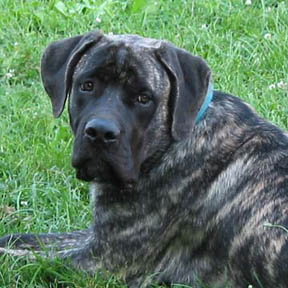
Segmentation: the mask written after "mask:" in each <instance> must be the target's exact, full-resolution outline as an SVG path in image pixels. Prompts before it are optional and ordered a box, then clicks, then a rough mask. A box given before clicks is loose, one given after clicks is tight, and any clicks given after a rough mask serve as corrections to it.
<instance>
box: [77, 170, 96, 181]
mask: <svg viewBox="0 0 288 288" xmlns="http://www.w3.org/2000/svg"><path fill="white" fill-rule="evenodd" d="M76 177H77V178H78V179H79V180H83V181H86V182H91V181H93V180H95V177H93V176H91V175H89V173H87V171H85V169H83V168H82V169H81V168H76Z"/></svg>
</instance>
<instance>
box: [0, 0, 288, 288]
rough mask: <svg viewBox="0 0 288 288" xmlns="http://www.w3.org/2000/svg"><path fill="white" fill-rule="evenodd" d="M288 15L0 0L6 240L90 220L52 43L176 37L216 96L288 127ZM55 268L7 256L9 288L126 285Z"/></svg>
mask: <svg viewBox="0 0 288 288" xmlns="http://www.w3.org/2000/svg"><path fill="white" fill-rule="evenodd" d="M287 15H288V4H287V2H285V1H283V2H280V1H278V0H252V4H251V5H247V4H245V1H240V0H207V1H200V0H195V1H193V0H174V1H173V0H157V1H148V0H147V1H145V0H135V1H133V0H114V1H112V0H98V1H97V0H96V1H92V0H81V1H76V0H68V1H64V0H63V1H58V0H18V1H13V0H1V1H0V235H4V234H8V233H16V232H28V231H29V232H40V231H41V232H44V231H46V232H48V231H69V230H73V229H81V228H84V227H87V225H89V223H90V221H91V209H90V205H89V199H88V198H89V197H88V192H87V191H88V186H87V185H86V184H84V183H81V182H79V181H77V180H75V176H74V171H73V169H72V168H71V166H70V154H71V144H72V141H73V140H72V136H71V132H70V128H69V125H68V121H67V114H66V115H65V116H62V118H60V119H58V120H55V119H53V117H52V113H51V107H50V103H49V100H48V97H47V95H46V94H45V93H44V90H43V88H42V85H41V81H40V77H39V68H40V67H39V63H40V60H39V59H40V57H41V53H42V51H43V49H44V48H45V46H46V45H47V44H48V43H49V42H51V41H52V40H56V39H60V38H63V37H69V36H72V35H76V34H79V33H84V32H86V31H88V30H92V29H98V28H100V29H101V30H103V31H104V32H106V33H108V32H113V33H115V34H117V33H121V34H124V33H135V34H141V35H143V36H147V37H148V36H149V37H153V38H161V39H167V40H169V41H171V42H174V43H175V44H177V45H178V46H181V47H183V48H186V49H187V50H189V51H191V52H192V53H194V54H197V55H200V56H202V57H203V58H205V59H206V60H207V61H208V63H209V64H210V66H211V67H212V70H213V73H214V74H213V75H214V76H213V77H214V82H215V87H216V89H221V90H224V91H227V92H230V93H232V94H235V95H238V96H239V97H241V98H242V99H244V100H246V101H247V102H249V103H250V104H251V105H252V106H254V107H255V108H256V110H257V111H258V112H259V114H261V115H262V116H263V117H265V118H267V119H269V120H271V121H272V122H274V123H275V124H277V125H278V126H280V127H282V128H284V129H287V128H288V117H287V105H288V104H287V96H288V88H287V86H286V87H285V85H284V84H285V83H287V82H288V74H287V71H288V58H287V55H288V17H287ZM281 81H282V82H281ZM279 83H280V84H279ZM281 83H282V84H281ZM283 83H284V84H283ZM277 84H278V85H277ZM278 86H279V87H278ZM79 211H81V213H79ZM50 264H51V263H48V262H45V261H43V260H39V261H37V263H24V265H23V263H19V261H17V260H16V261H15V259H11V258H10V257H2V258H0V287H7V288H8V287H125V286H123V284H120V283H119V282H118V281H117V279H115V278H113V277H111V278H110V279H109V280H108V281H107V280H106V281H105V280H103V279H100V278H99V276H97V277H96V276H95V277H94V278H91V277H89V276H87V275H85V274H83V273H80V272H78V271H76V272H75V271H71V270H69V268H67V267H63V266H61V265H60V264H59V263H58V264H57V263H56V264H53V265H50ZM177 287H179V286H177Z"/></svg>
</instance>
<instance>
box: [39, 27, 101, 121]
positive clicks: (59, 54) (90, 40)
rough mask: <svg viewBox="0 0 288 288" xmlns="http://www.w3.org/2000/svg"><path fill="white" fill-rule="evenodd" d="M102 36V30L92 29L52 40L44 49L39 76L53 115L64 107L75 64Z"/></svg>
mask: <svg viewBox="0 0 288 288" xmlns="http://www.w3.org/2000/svg"><path fill="white" fill-rule="evenodd" d="M102 36H103V34H102V32H100V31H94V32H90V33H87V34H85V35H80V36H76V37H73V38H67V39H64V40H60V41H56V42H53V43H51V44H50V45H49V46H48V47H47V48H46V49H45V51H44V53H43V56H42V59H41V77H42V81H43V84H44V88H45V90H46V92H47V94H48V95H49V97H50V99H51V102H52V107H53V114H54V116H55V117H59V116H60V115H61V113H62V111H63V109H64V105H65V101H66V98H67V95H68V94H69V92H70V89H71V82H72V76H73V72H74V69H75V66H76V65H77V63H78V62H79V60H80V59H81V56H82V55H83V53H84V52H85V51H86V50H87V49H88V48H89V47H91V46H92V45H93V44H95V43H96V42H98V41H99V40H100V39H101V37H102Z"/></svg>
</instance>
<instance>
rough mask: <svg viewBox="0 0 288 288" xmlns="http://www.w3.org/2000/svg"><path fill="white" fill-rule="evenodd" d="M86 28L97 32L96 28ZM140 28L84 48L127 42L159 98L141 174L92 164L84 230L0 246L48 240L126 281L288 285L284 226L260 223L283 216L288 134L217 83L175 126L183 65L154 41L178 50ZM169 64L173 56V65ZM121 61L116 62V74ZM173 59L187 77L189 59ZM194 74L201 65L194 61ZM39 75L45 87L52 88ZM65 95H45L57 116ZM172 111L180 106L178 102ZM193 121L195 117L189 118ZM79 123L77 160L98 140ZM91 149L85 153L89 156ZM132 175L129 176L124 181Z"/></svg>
mask: <svg viewBox="0 0 288 288" xmlns="http://www.w3.org/2000/svg"><path fill="white" fill-rule="evenodd" d="M96 33H99V32H96ZM91 35H92V36H91ZM96 36H97V35H96ZM86 37H90V38H93V37H95V34H93V33H90V34H88V36H86ZM97 37H98V36H97ZM103 37H104V36H103ZM113 37H114V38H113ZM135 37H136V36H129V35H128V36H111V37H110V38H109V37H104V38H101V39H102V40H100V42H97V41H95V43H92V44H91V43H90V44H89V45H87V46H91V47H92V50H93V49H96V50H97V47H99V46H100V47H101V45H102V44H103V43H105V41H106V42H107V41H108V40H107V39H108V38H109V39H110V40H109V41H110V42H111V43H112V44H114V45H115V47H116V48H115V49H116V50H117V49H118V47H123V43H124V45H126V46H125V47H129V49H130V50H128V52H127V51H126V50H125V49H124V52H123V53H124V54H125V51H126V52H127V53H128V54H129V53H131V55H132V54H133V53H134V54H135V55H137V53H139V55H140V56H141V57H138V58H137V57H136V56H135V55H134V54H133V55H134V56H135V57H136V58H137V61H138V62H137V61H135V62H134V63H133V65H135V67H136V68H137V69H138V70H139V71H142V72H141V73H143V75H144V76H145V79H146V80H147V79H148V83H149V84H150V85H151V87H152V88H153V89H154V92H155V93H156V94H157V93H158V94H159V95H160V96H161V99H160V100H159V103H160V104H158V106H157V108H156V110H155V113H154V114H153V117H151V119H150V124H149V125H148V126H147V127H148V128H147V127H146V128H145V129H143V130H144V132H145V133H148V135H149V137H148V139H147V138H143V139H144V140H143V139H142V140H143V141H144V142H145V143H144V146H145V147H143V148H141V149H144V150H145V149H146V150H147V149H148V150H149V151H146V150H145V153H144V152H143V153H144V154H145V155H146V156H145V157H146V158H145V159H141V163H140V167H139V173H138V174H137V173H136V172H137V171H136V172H135V173H136V174H135V175H134V174H133V173H132V172H131V173H132V174H133V175H132V176H131V173H130V172H129V173H130V174H129V173H128V172H127V171H124V172H125V173H124V172H123V171H122V170H123V169H124V168H123V167H122V168H121V167H120V168H119V169H122V170H121V171H120V172H121V173H122V172H123V175H124V174H125V175H124V176H123V175H122V174H121V175H122V176H123V177H124V178H125V177H126V178H125V179H126V180H127V179H128V180H127V182H128V184H127V185H126V186H125V183H124V184H123V186H121V185H119V183H117V185H116V184H115V183H114V180H113V179H111V183H110V182H109V181H107V179H106V178H105V177H104V178H105V179H104V180H103V179H102V178H101V177H102V176H101V175H99V174H101V173H105V171H106V170H105V169H106V168H105V169H104V168H103V169H104V171H103V170H101V169H102V168H101V169H100V168H97V169H98V170H97V169H96V168H95V169H94V170H93V169H92V168H91V167H89V169H92V170H93V172H91V171H90V170H89V171H90V173H92V174H93V173H95V175H94V174H93V176H95V177H96V176H97V177H96V178H95V179H97V180H96V181H95V180H93V181H92V184H91V194H92V198H93V203H94V222H93V224H92V226H91V228H89V229H88V230H85V231H78V232H72V233H61V234H52V233H51V234H40V235H33V234H19V235H11V236H6V237H3V238H1V239H0V247H3V248H0V249H1V250H0V251H2V252H6V253H10V254H12V255H23V254H29V251H30V250H34V252H33V253H35V251H38V252H39V253H41V251H42V250H43V249H44V248H45V249H44V250H46V251H45V253H44V254H45V255H47V254H46V253H47V250H48V251H49V255H50V257H54V256H59V257H62V258H69V259H70V260H71V261H72V263H73V264H74V265H75V266H77V267H81V268H82V269H84V270H86V271H90V272H92V273H95V272H97V271H102V270H108V271H110V272H112V273H116V274H118V275H121V276H122V277H123V278H124V279H125V280H126V281H127V283H128V285H129V287H140V286H141V287H142V286H143V287H144V286H149V285H150V283H151V281H152V282H158V283H165V284H167V285H169V284H171V283H181V284H188V285H193V287H200V284H199V283H200V282H199V279H201V282H202V283H205V284H207V285H211V287H224V285H226V284H227V285H231V287H247V286H248V285H250V284H251V285H253V287H260V286H259V285H260V284H259V282H258V280H257V279H260V281H261V283H262V285H263V287H282V288H283V287H288V273H287V271H288V242H287V240H288V234H287V232H286V231H285V230H284V229H282V228H279V227H269V226H267V225H265V223H271V224H277V225H282V226H283V227H287V226H288V217H287V215H288V214H287V212H288V173H287V171H288V137H287V134H285V133H284V132H283V131H281V130H280V129H278V128H277V127H275V126H274V125H273V124H270V123H269V122H267V121H266V120H264V119H262V118H260V117H259V116H257V115H256V114H255V113H254V111H252V110H251V109H250V108H249V106H248V105H246V104H245V103H243V101H241V100H240V99H239V98H237V97H234V96H231V95H229V94H225V93H222V92H218V91H214V97H213V101H212V102H211V104H210V105H209V108H208V110H207V112H206V114H205V116H204V118H203V119H202V120H201V121H200V122H199V123H197V124H195V125H194V124H193V125H192V127H191V130H190V131H189V133H186V132H187V131H184V130H185V129H184V130H183V131H184V132H183V131H180V132H179V129H180V130H181V128H179V125H178V124H177V125H178V126H177V125H175V121H176V120H177V119H175V118H176V117H178V116H177V115H176V114H175V113H176V112H174V111H175V105H178V104H177V101H178V102H179V99H174V98H175V97H176V96H175V94H173V93H172V92H173V89H174V90H177V89H181V87H180V88H179V85H181V84H179V83H175V75H174V78H173V75H171V73H173V71H172V70H173V69H175V71H174V72H176V74H177V73H179V71H177V69H179V67H175V66H173V65H174V64H173V61H172V62H169V61H168V60H169V59H168V58H169V57H170V56H169V57H168V56H167V55H166V58H165V57H164V56H163V57H164V59H163V58H162V59H159V58H161V55H160V56H159V55H158V56H155V53H154V52H155V51H156V52H157V51H159V49H162V52H163V51H164V52H163V53H166V52H167V51H166V50H169V49H170V50H171V49H172V50H175V51H176V49H177V48H175V47H174V46H172V45H170V44H168V43H166V42H162V41H158V40H151V39H146V38H139V37H136V38H135ZM73 39H75V38H72V40H71V41H74V40H73ZM103 39H104V40H103ZM135 39H138V40H139V39H140V40H139V41H140V42H141V44H139V46H137V44H135V43H134V40H135ZM132 40H133V41H132ZM138 40H137V41H138ZM64 41H65V40H64ZM69 41H70V40H69ZM75 41H76V40H75ZM120 42H121V43H120ZM63 43H64V42H63ZM65 43H66V42H65ZM99 43H100V44H99ZM119 43H120V44H119ZM84 44H85V43H84ZM103 45H104V44H103ZM56 47H58V46H57V42H56ZM93 47H94V48H93ZM95 47H96V48H95ZM163 47H164V48H163ZM89 49H90V48H89ZM152 50H153V53H151V51H152ZM89 51H91V49H90V50H88V52H87V49H86V50H85V52H81V53H80V54H81V55H80V56H81V57H80V56H78V58H77V61H76V62H77V63H78V64H77V67H76V68H75V69H74V68H73V69H74V70H75V71H74V72H73V73H74V76H73V79H74V80H75V79H76V78H77V75H78V74H77V73H78V72H79V71H80V72H79V73H81V71H83V69H84V70H85V71H86V70H87V69H88V68H89V67H90V66H91V65H92V64H91V63H94V62H93V61H92V62H89V61H90V58H91V57H93V55H94V54H93V53H94V52H93V51H92V52H89ZM181 51H182V52H183V50H181ZM47 53H48V52H46V54H47ZM89 53H90V54H89ZM107 53H108V52H107ZM173 53H174V52H173ZM183 53H184V52H183ZM185 53H187V52H185ZM104 54H105V52H104ZM187 54H188V53H187ZM83 55H84V56H83ZM151 55H152V56H151ZM134 56H133V57H134ZM46 57H47V56H46ZM121 57H122V56H121ZM121 57H120V58H121ZM123 57H124V56H123ZM131 57H132V56H131ZM133 57H132V58H133ZM124 58H125V57H124ZM140 58H143V61H142V62H141V59H140ZM121 59H122V58H121ZM167 59H168V60H167ZM118 60H119V59H118ZM170 60H171V59H170ZM194 60H195V59H194ZM179 61H180V60H179ZM120 62H121V61H120ZM147 62H149V63H148V64H147ZM168 62H169V63H172V64H173V65H172V64H171V65H170V66H169V63H168ZM188 62H189V61H188ZM87 63H88V64H87ZM89 63H90V64H89ZM145 63H146V64H145ZM156 63H158V64H156ZM122 64H123V63H122ZM180 64H181V63H180ZM89 65H90V66H89ZM145 65H146V66H145ZM187 65H188V63H187ZM192 65H193V64H192ZM201 65H204V66H205V65H206V64H205V63H204V62H203V64H201ZM119 67H120V68H119ZM123 67H124V66H123V65H122V66H121V65H118V69H120V72H121V69H122V70H124V69H125V68H123ZM195 67H196V66H195ZM195 67H193V69H194V68H195ZM201 67H202V66H201ZM90 68H91V67H90ZM114 68H115V67H114ZM116 68H117V67H116ZM116 68H115V69H116ZM180 68H181V69H182V71H184V72H183V73H184V75H185V73H186V72H187V69H188V68H187V67H183V66H182V67H180ZM196 68H197V67H196ZM196 68H195V69H196ZM204 68H205V67H204ZM204 68H203V69H204ZM145 69H146V70H145ZM205 69H206V68H205ZM206 70H207V69H206ZM147 71H148V72H147ZM149 71H150V72H149ZM151 71H152V72H151ZM165 71H166V72H165ZM171 71H172V72H171ZM123 72H124V71H123ZM55 73H56V71H55ZM145 73H146V74H145ZM195 73H200V74H201V71H200V72H199V70H197V71H196V72H195ZM103 75H106V74H105V72H103ZM203 75H204V76H201V77H202V78H203V77H204V78H205V75H208V76H209V77H210V74H209V70H207V71H206V72H205V73H204V74H203ZM208 76H207V77H208ZM103 77H104V76H103ZM149 77H150V78H149ZM193 77H194V76H193V75H190V74H189V75H185V78H187V79H188V81H192V82H193V81H194V82H197V83H196V84H193V83H192V84H191V85H198V84H199V81H200V82H201V79H202V78H201V79H200V80H199V79H198V80H197V79H196V80H195V78H193ZM119 79H120V77H119ZM119 79H118V80H117V81H120V80H119ZM68 80H69V79H68ZM68 80H67V79H65V80H63V81H66V82H67V83H68V84H69V85H72V84H71V82H73V81H74V80H73V81H72V80H71V81H70V82H69V81H68ZM176 80H177V79H176ZM61 81H62V80H61ZM108 81H110V80H109V79H108ZM67 83H66V84H67ZM44 84H45V79H44ZM68 84H67V85H68ZM45 85H46V90H48V94H49V93H50V97H51V93H52V94H53V93H56V92H51V91H49V87H48V88H47V85H48V84H47V83H46V84H45ZM62 85H63V86H64V83H62ZM173 85H174V86H175V85H176V86H177V87H174V86H173ZM199 85H200V84H199ZM203 85H204V86H205V83H204V84H203ZM203 85H202V86H203ZM48 86H49V85H48ZM200 86H201V85H200ZM205 87H206V86H205ZM68 88H69V87H68ZM206 88H207V87H206ZM59 89H60V88H59ZM73 89H74V88H72V91H70V97H71V99H70V118H71V122H72V128H73V118H75V117H76V115H75V113H76V112H73V111H74V110H73V109H74V108H73V107H72V106H73V105H74V103H73V101H76V100H73V99H74V97H76V96H75V95H74V94H75V93H78V92H77V91H76V92H75V91H74V92H73ZM197 91H198V92H199V91H200V92H201V89H200V88H199V89H198V90H197ZM205 91H206V90H205ZM180 92H181V91H180ZM200 92H199V93H200ZM65 93H66V92H65ZM73 93H74V94H73ZM112 94H113V93H112ZM180 94H181V93H180ZM200 94H201V93H200ZM52 96H53V95H52ZM59 97H60V96H59ZM63 97H64V96H61V97H60V98H61V99H60V100H59V99H56V100H55V98H54V99H53V98H52V103H53V101H54V103H53V107H54V114H55V115H56V116H58V115H59V114H60V113H61V111H62V109H63V105H64V102H65V99H64V100H63ZM65 97H66V96H65ZM173 97H174V98H173ZM179 97H182V96H179ZM197 97H200V96H197ZM171 98H172V99H171ZM61 101H62V102H61ZM111 101H116V100H111ZM197 101H198V100H197V99H196V100H195V101H194V103H196V104H195V105H196V106H197V105H198V107H197V109H196V111H198V109H199V105H201V104H202V102H203V99H202V100H199V101H200V102H199V101H198V102H199V103H200V104H199V103H198V102H197ZM56 102H57V103H56ZM59 102H61V103H60V104H59ZM197 103H198V104H197ZM57 105H58V106H57ZM89 105H90V104H89ZM109 107H110V106H109ZM121 107H122V106H121ZM125 107H126V106H125ZM125 107H124V108H123V107H122V108H119V109H120V111H122V110H123V109H124V111H125V109H128V108H125ZM102 108H103V107H102ZM111 109H112V108H111ZM121 109H122V110H121ZM178 109H180V110H181V111H182V112H183V113H184V115H186V114H185V113H186V112H185V111H184V110H185V107H183V106H182V107H181V106H180V107H178ZM108 110H109V109H108ZM71 111H72V112H71ZM99 113H100V114H101V111H100V112H99ZM121 113H122V112H121ZM191 113H193V111H192V112H191ZM171 115H172V116H171ZM175 115H176V116H175ZM81 117H84V116H81ZM81 117H80V118H81ZM179 117H180V116H179ZM183 117H184V116H183ZM185 117H187V116H185ZM189 117H190V116H189ZM193 117H194V116H193ZM76 118H77V117H76ZM81 119H82V118H81ZM81 119H80V120H79V121H80V122H81ZM121 119H122V118H121ZM85 121H86V120H85ZM119 121H120V120H119ZM189 121H190V122H191V123H193V121H194V118H193V119H192V120H191V119H190V120H189ZM86 122H87V121H86ZM86 122H85V123H86ZM184 124H185V123H183V125H184ZM82 126H83V125H82ZM82 126H81V124H79V126H78V128H77V129H78V130H81V131H82V130H83V127H82ZM180 126H181V123H180ZM79 127H80V128H79ZM151 127H152V128H151ZM177 127H178V128H177ZM184 128H185V127H184ZM77 129H76V130H77ZM173 129H174V130H173ZM74 130H75V129H74ZM74 133H75V136H76V140H75V146H74V155H73V157H74V162H77V159H78V158H79V157H80V158H81V157H84V156H83V155H82V154H83V153H84V154H85V153H86V154H89V153H92V152H91V150H93V147H92V146H91V145H90V144H87V142H85V139H84V140H83V133H80V132H77V131H76V132H75V131H74ZM81 135H82V136H81ZM120 141H122V139H121V140H120ZM123 141H124V140H123ZM123 145H124V144H123ZM81 147H82V148H81ZM141 147H142V146H141ZM147 147H148V148H147ZM103 149H106V148H103ZM107 149H108V148H107ZM109 149H110V148H109ZM111 149H112V148H111ZM109 151H110V150H109ZM117 151H118V150H117ZM141 151H142V150H141ZM114 152H115V151H114ZM117 153H118V152H117ZM117 153H116V154H117ZM119 153H120V152H119ZM127 153H128V152H127ZM86 154H85V155H86ZM79 155H80V156H79ZM89 155H90V154H89ZM93 155H94V154H93ZM116 156H117V155H116ZM116 156H115V157H116ZM89 157H94V156H89ZM105 157H106V156H105ZM129 157H130V156H129V155H128V156H127V158H129ZM131 157H132V158H133V157H136V156H135V155H133V156H131ZM75 158H76V160H75ZM136 158H137V157H136ZM89 159H90V158H89ZM97 159H98V158H97ZM97 159H94V158H93V161H94V162H93V161H92V160H91V161H92V162H93V165H94V166H95V165H96V166H97V163H98V162H97V161H98V160H97ZM130 160H131V159H130ZM132 160H133V161H134V162H135V161H136V160H135V159H134V158H133V159H132ZM132 160H131V161H132ZM127 161H128V160H127ZM133 161H132V162H133ZM137 161H138V160H137ZM137 161H136V162H137ZM80 162H81V161H80ZM134 162H133V163H132V164H133V165H134V166H137V165H136V164H137V163H136V164H135V163H134ZM128 164H129V163H128ZM128 164H127V165H128ZM132 164H131V165H132ZM74 165H75V166H77V165H78V164H75V163H74ZM81 165H83V164H81ZM90 165H91V164H90ZM111 165H113V164H111ZM129 165H130V164H129ZM133 165H132V166H133ZM78 168H79V167H78ZM86 168H87V167H86ZM134 168H135V167H134ZM137 169H138V168H137V167H136V168H135V170H137ZM107 171H108V170H107ZM109 171H110V170H109ZM78 172H79V171H78ZM82 172H83V171H82ZM79 173H80V172H79ZM87 173H88V172H87ZM113 175H114V174H113ZM127 175H128V176H127ZM78 176H79V175H78ZM86 176H87V175H86ZM90 176H91V175H90ZM106 176H107V175H106ZM80 177H81V173H80ZM82 177H84V176H83V175H82ZM107 177H108V178H109V175H108V176H107ZM84 178H85V177H84ZM132 178H133V179H134V180H135V179H136V181H132V182H131V181H130V180H131V179H132ZM86 180H87V179H86ZM102 180H103V181H102ZM120 182H121V181H120ZM122 182H123V181H122ZM124 182H125V181H124ZM8 246H9V248H8ZM152 276H153V277H152Z"/></svg>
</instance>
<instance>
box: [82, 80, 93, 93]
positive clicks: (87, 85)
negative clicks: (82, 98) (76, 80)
mask: <svg viewBox="0 0 288 288" xmlns="http://www.w3.org/2000/svg"><path fill="white" fill-rule="evenodd" d="M93 88H94V84H93V82H91V81H87V82H84V83H82V84H81V85H80V89H81V90H82V91H92V90H93Z"/></svg>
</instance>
